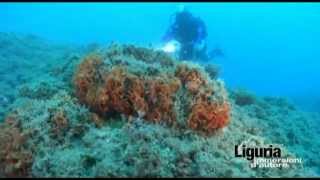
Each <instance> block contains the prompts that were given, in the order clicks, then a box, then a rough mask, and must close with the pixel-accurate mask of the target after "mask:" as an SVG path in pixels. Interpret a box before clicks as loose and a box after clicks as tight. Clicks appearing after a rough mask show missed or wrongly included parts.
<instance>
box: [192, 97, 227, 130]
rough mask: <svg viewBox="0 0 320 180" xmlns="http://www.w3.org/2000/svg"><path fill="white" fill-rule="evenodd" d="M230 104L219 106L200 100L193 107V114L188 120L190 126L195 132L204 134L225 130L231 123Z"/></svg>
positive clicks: (225, 103)
mask: <svg viewBox="0 0 320 180" xmlns="http://www.w3.org/2000/svg"><path fill="white" fill-rule="evenodd" d="M229 111H230V108H229V104H228V103H227V102H224V103H223V104H218V103H215V102H210V101H208V100H206V99H203V98H198V100H197V102H196V103H195V104H194V105H193V106H192V112H191V114H190V116H189V119H188V125H189V127H190V128H192V129H194V130H199V131H201V132H204V133H207V134H209V133H212V132H214V131H215V130H216V129H219V128H223V127H225V126H226V125H227V124H228V123H229V119H230V117H229Z"/></svg>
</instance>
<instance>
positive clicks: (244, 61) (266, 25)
mask: <svg viewBox="0 0 320 180" xmlns="http://www.w3.org/2000/svg"><path fill="white" fill-rule="evenodd" d="M179 5H181V3H31V4H24V3H17V4H14V3H8V4H7V3H2V4H1V5H0V21H1V24H0V31H5V32H22V33H33V34H36V35H39V36H41V37H44V38H47V39H50V40H54V41H59V42H71V43H77V44H84V43H90V42H99V43H107V42H109V41H112V40H115V41H118V42H130V43H138V44H139V43H140V44H149V43H153V44H157V43H159V42H160V38H161V36H162V35H163V34H164V33H165V30H166V28H167V27H168V25H169V23H170V17H171V15H172V14H173V13H174V12H176V11H177V9H178V6H179ZM183 5H185V6H186V7H187V8H188V9H189V10H190V11H191V12H192V13H194V15H196V16H199V17H201V18H202V19H203V20H204V21H205V23H206V25H207V29H208V44H209V47H216V46H219V47H221V48H222V49H223V50H224V52H225V54H226V56H225V58H223V59H219V60H217V62H216V63H218V64H220V65H221V66H222V69H223V73H222V78H224V79H225V81H226V82H227V84H228V85H229V86H230V87H239V86H240V87H246V88H248V89H250V90H252V91H254V92H255V93H257V94H262V95H273V96H289V97H292V96H294V97H301V96H305V95H312V96H317V98H318V93H317V92H319V90H320V81H319V77H320V71H319V67H320V65H319V62H318V61H319V59H320V45H319V42H320V26H319V23H318V21H319V19H320V4H318V3H190V4H189V3H183ZM318 99H319V98H318Z"/></svg>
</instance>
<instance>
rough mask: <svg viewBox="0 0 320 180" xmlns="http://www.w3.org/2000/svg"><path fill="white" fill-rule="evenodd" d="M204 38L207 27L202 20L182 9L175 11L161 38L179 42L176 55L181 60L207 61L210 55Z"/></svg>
mask: <svg viewBox="0 0 320 180" xmlns="http://www.w3.org/2000/svg"><path fill="white" fill-rule="evenodd" d="M206 38H207V29H206V25H205V24H204V22H203V21H202V20H201V19H200V18H198V17H194V16H193V15H192V14H191V13H190V12H189V11H187V10H185V9H182V10H180V11H179V12H177V13H175V16H174V22H173V23H172V24H171V25H170V27H169V28H168V30H167V32H166V34H165V35H164V37H163V39H162V40H163V41H164V42H166V43H169V42H173V41H174V42H178V43H179V45H180V50H179V52H178V57H179V59H181V60H203V61H207V60H209V59H210V57H209V55H208V54H207V45H206Z"/></svg>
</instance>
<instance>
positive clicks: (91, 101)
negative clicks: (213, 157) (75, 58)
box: [73, 44, 230, 133]
mask: <svg viewBox="0 0 320 180" xmlns="http://www.w3.org/2000/svg"><path fill="white" fill-rule="evenodd" d="M150 69H157V70H158V71H159V72H158V73H156V74H155V73H150V72H149V71H150ZM73 82H74V87H75V92H76V96H77V97H78V99H79V100H80V102H81V103H83V104H86V105H87V106H88V107H89V108H90V109H91V110H92V111H94V112H95V113H97V114H99V115H100V116H103V117H105V118H109V117H112V116H113V115H114V114H123V115H125V116H126V117H128V118H129V119H130V117H132V116H134V117H141V118H143V119H145V120H147V121H151V122H156V123H160V122H165V123H167V124H171V125H176V124H177V122H184V124H185V126H189V127H190V128H192V129H195V130H199V131H202V132H203V131H204V132H206V133H211V132H214V131H215V130H217V129H220V128H222V127H224V126H226V125H227V124H228V122H229V119H230V117H229V105H228V99H227V94H226V91H225V89H224V84H223V82H222V81H219V80H215V79H211V78H210V77H209V75H208V74H207V73H206V71H205V70H204V69H203V68H202V67H201V66H197V65H194V64H190V63H185V62H179V61H177V60H175V59H173V58H171V57H170V56H169V55H167V54H165V53H164V52H161V51H155V50H153V49H148V48H141V47H135V46H133V45H122V46H121V45H117V44H112V45H111V46H110V47H109V48H108V49H106V50H105V51H100V52H97V53H91V54H89V55H87V56H86V57H84V59H83V61H82V62H81V64H80V65H79V66H78V69H77V70H76V72H75V74H74V81H73ZM181 94H185V95H183V96H182V95H181ZM183 102H190V103H189V104H187V107H185V106H182V105H181V104H183Z"/></svg>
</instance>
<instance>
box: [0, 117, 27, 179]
mask: <svg viewBox="0 0 320 180" xmlns="http://www.w3.org/2000/svg"><path fill="white" fill-rule="evenodd" d="M25 145H26V135H24V134H22V132H21V130H20V128H19V125H18V122H17V120H16V119H15V117H14V116H8V117H7V118H6V120H5V122H4V123H3V124H1V125H0V174H1V175H4V176H5V177H26V176H29V175H30V174H29V172H30V168H31V165H32V153H31V152H30V151H29V150H27V149H26V148H25Z"/></svg>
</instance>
